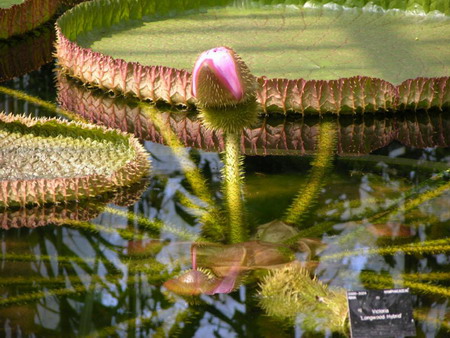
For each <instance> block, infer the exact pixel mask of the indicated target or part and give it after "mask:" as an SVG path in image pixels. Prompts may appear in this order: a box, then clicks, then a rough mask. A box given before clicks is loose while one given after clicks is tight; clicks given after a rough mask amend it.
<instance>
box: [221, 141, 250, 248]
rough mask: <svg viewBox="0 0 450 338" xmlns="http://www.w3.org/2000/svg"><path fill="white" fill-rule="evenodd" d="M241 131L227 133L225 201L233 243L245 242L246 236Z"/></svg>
mask: <svg viewBox="0 0 450 338" xmlns="http://www.w3.org/2000/svg"><path fill="white" fill-rule="evenodd" d="M240 139H241V138H240V133H238V132H234V133H232V132H229V133H226V134H225V167H224V173H223V174H224V175H223V176H224V184H225V187H224V189H225V201H226V205H227V212H228V220H229V224H230V240H231V242H232V243H239V242H243V241H244V240H245V238H246V234H245V230H244V223H243V222H244V205H243V193H242V187H243V184H244V179H243V170H242V156H241V148H240V144H239V141H240Z"/></svg>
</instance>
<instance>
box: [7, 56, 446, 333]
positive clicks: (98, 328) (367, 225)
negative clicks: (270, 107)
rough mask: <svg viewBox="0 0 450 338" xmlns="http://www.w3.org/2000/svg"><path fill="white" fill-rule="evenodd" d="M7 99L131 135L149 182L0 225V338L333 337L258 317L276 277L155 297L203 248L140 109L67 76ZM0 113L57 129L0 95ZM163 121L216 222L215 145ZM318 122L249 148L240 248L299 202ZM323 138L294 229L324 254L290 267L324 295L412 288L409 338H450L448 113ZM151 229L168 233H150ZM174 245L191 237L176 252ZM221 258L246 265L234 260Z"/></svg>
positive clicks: (270, 133) (219, 195)
mask: <svg viewBox="0 0 450 338" xmlns="http://www.w3.org/2000/svg"><path fill="white" fill-rule="evenodd" d="M1 85H3V86H6V87H9V88H14V89H20V90H22V91H25V92H26V93H29V94H32V95H35V96H38V97H40V98H42V99H45V100H48V101H52V102H57V101H58V102H59V103H61V104H62V105H63V106H64V107H65V108H66V109H70V110H73V111H75V112H77V113H79V114H81V115H83V116H85V117H86V118H89V117H90V118H89V119H90V120H91V121H92V122H97V123H105V124H108V125H111V126H120V125H122V126H124V129H125V130H128V131H131V132H134V133H135V134H136V135H138V136H140V137H141V138H142V142H143V144H144V145H145V148H146V149H147V150H148V153H149V158H150V159H151V161H152V170H151V173H150V176H149V177H148V178H146V179H145V181H143V182H141V184H138V186H137V187H134V189H131V191H125V192H118V193H116V194H111V195H108V196H102V197H99V198H96V199H94V200H89V201H82V202H80V203H73V204H69V205H58V206H47V207H41V208H35V209H25V210H4V211H0V224H1V227H2V229H1V230H0V241H1V245H0V250H1V257H0V336H37V337H53V336H55V337H57V336H61V337H70V336H89V335H92V336H129V337H141V336H175V335H178V336H181V337H190V336H196V337H209V336H214V335H215V336H221V337H233V336H240V337H285V336H286V337H289V336H297V337H300V336H305V337H310V336H314V337H315V336H323V335H326V336H332V335H333V336H339V335H340V334H339V333H331V332H330V331H328V332H325V333H323V332H312V331H311V330H305V328H304V323H303V321H302V318H303V317H302V314H301V313H300V314H299V316H298V317H297V320H295V318H294V319H292V318H290V319H289V318H284V317H276V316H271V315H268V314H267V312H266V310H265V308H264V307H263V306H262V303H261V297H262V296H261V295H260V293H259V292H260V290H261V286H260V283H261V281H262V280H263V278H264V277H263V276H264V274H265V273H267V270H268V269H273V266H272V265H274V264H266V265H265V266H258V267H255V266H251V265H248V264H249V263H245V264H247V265H245V264H244V263H243V262H242V261H239V259H238V263H236V262H235V263H234V264H235V266H238V268H242V267H241V266H240V265H239V264H242V266H244V265H245V266H246V267H248V266H250V268H249V269H243V268H242V269H241V270H240V271H239V272H240V277H239V278H238V280H237V281H236V284H235V288H234V291H232V292H230V293H223V294H216V295H207V294H203V295H200V296H189V297H182V296H179V295H177V294H175V293H173V292H171V291H169V290H167V289H166V288H165V287H163V286H162V285H163V283H164V282H166V281H167V280H169V279H171V278H173V277H174V276H176V275H177V274H180V273H181V272H183V271H184V270H186V269H189V268H191V257H190V249H191V244H192V239H193V238H195V236H197V235H200V234H202V224H201V223H202V221H201V219H200V218H199V217H196V216H198V215H199V209H197V210H195V209H192V208H190V207H187V206H186V205H185V204H183V199H182V198H181V197H180V196H184V197H187V198H188V199H189V200H191V201H193V203H194V204H200V205H202V203H201V202H200V201H199V199H198V198H197V197H196V196H195V193H194V192H193V190H192V187H191V185H190V184H189V183H188V179H187V176H186V175H185V173H184V172H183V168H182V166H181V165H180V162H181V163H182V161H181V160H182V159H181V158H180V155H179V152H176V151H175V152H174V151H173V150H172V149H171V148H170V147H168V146H164V145H161V144H160V143H159V141H161V136H160V135H159V134H158V132H157V128H155V126H154V123H153V121H150V120H148V119H147V120H145V116H144V114H143V113H142V112H140V111H138V110H137V108H136V105H135V103H133V102H127V101H124V100H122V99H118V100H113V99H112V98H110V97H107V96H104V95H103V94H102V93H99V92H92V91H90V90H88V89H86V88H84V87H79V86H76V84H75V83H73V82H71V81H67V80H64V79H62V78H61V77H60V78H59V82H57V81H56V80H55V73H54V66H53V64H48V65H45V66H43V67H42V68H41V69H40V70H38V71H33V72H30V73H28V74H26V75H23V76H21V77H17V78H14V79H13V80H10V81H7V82H3V83H1ZM0 111H6V112H12V113H15V114H21V113H25V114H27V115H31V116H36V117H40V116H54V115H53V114H52V113H49V112H46V111H45V110H43V109H42V108H40V107H37V106H35V105H33V104H30V103H28V102H23V101H20V100H17V99H15V98H13V97H9V96H6V95H3V94H0ZM168 111H169V109H168V108H167V107H163V108H162V110H161V111H160V113H161V116H164V118H165V123H166V124H165V125H166V126H167V128H168V126H169V125H170V126H171V127H172V128H173V129H174V131H175V132H176V133H177V134H178V135H179V136H180V139H181V141H182V143H184V144H186V145H190V146H194V147H193V148H187V149H188V154H189V155H190V156H191V158H192V163H194V164H195V167H196V168H199V169H200V170H201V173H202V175H203V177H204V181H203V183H202V184H203V185H204V186H206V187H208V189H209V190H210V192H211V196H212V199H213V201H214V203H215V204H216V205H217V206H218V207H219V208H223V205H224V200H223V192H222V186H223V179H222V177H221V169H222V167H223V164H222V158H223V155H220V154H219V153H218V151H217V150H216V151H212V150H214V149H220V148H221V145H222V144H221V142H222V141H220V137H219V136H217V135H211V134H208V132H207V131H204V130H200V129H199V128H200V127H199V122H198V121H197V120H196V117H195V115H194V116H193V115H192V113H190V114H185V113H180V112H173V111H172V113H171V114H168V113H167V112H168ZM124 114H125V115H124ZM185 115H186V116H185ZM105 116H107V117H105ZM120 116H122V117H123V116H127V117H128V118H125V119H120V118H119V117H120ZM124 120H126V123H124V122H123V121H124ZM117 121H122V122H121V123H119V122H117ZM133 121H134V123H133ZM136 121H140V122H142V123H140V124H138V123H136ZM323 121H324V120H323V119H319V118H304V119H303V118H300V117H298V118H284V117H282V116H277V117H275V118H267V119H265V120H262V121H261V125H259V126H258V127H256V128H255V129H254V130H252V131H248V132H247V133H246V134H245V138H244V141H243V145H244V147H243V148H245V151H246V152H247V153H248V154H249V155H248V156H246V157H245V159H244V169H245V173H244V177H245V186H244V194H245V201H244V206H245V223H244V225H245V228H246V231H247V233H248V239H249V240H250V239H251V238H252V236H254V235H255V234H256V233H257V230H258V226H259V225H261V224H265V223H268V222H271V221H273V220H276V219H285V218H286V214H287V213H288V210H289V206H290V205H291V204H292V201H293V200H294V199H295V197H296V196H298V194H299V192H300V195H301V194H305V191H307V187H308V186H309V184H311V177H312V176H311V175H313V173H314V169H313V167H312V159H313V156H314V154H315V153H316V151H317V146H316V144H317V135H318V133H319V132H320V128H321V125H322V123H323ZM144 122H145V123H144ZM330 123H333V124H334V126H335V128H336V131H337V133H336V136H335V137H336V140H335V142H336V152H337V153H338V155H337V156H334V160H333V161H331V164H330V168H329V170H328V171H327V173H326V175H324V176H322V177H321V178H320V187H319V188H320V189H318V193H317V194H316V197H315V198H314V201H313V202H314V203H311V204H310V205H308V208H307V209H306V211H305V212H304V213H303V214H302V217H301V220H300V221H299V222H298V229H299V230H300V231H301V234H304V237H307V238H314V239H317V240H320V241H321V242H323V243H322V244H323V250H322V251H320V252H317V255H316V256H314V255H311V256H310V257H307V255H306V254H305V253H304V252H300V251H301V250H300V249H299V247H296V249H298V250H297V251H298V252H297V251H296V250H293V253H295V259H296V260H298V261H305V259H306V260H307V261H306V262H308V261H313V262H314V263H313V264H311V267H312V268H311V269H312V271H311V272H312V273H313V274H315V275H317V276H318V278H319V280H321V281H322V282H324V283H326V284H328V285H329V286H330V289H341V290H342V289H345V290H362V289H365V288H367V289H378V288H391V287H409V288H410V290H411V293H412V295H413V296H412V298H413V308H414V311H415V319H416V328H417V336H419V337H422V336H427V337H445V336H446V335H448V334H449V331H448V330H449V328H450V318H449V305H448V297H449V295H450V283H449V281H450V259H449V256H448V251H449V249H448V247H449V245H450V239H449V236H450V227H449V226H450V211H449V210H450V199H449V193H448V190H446V187H447V186H448V185H449V181H448V174H442V173H443V172H444V171H445V170H448V168H449V167H450V148H449V143H450V132H449V131H450V115H449V111H448V110H447V111H443V112H428V113H427V112H422V113H417V114H413V113H410V114H409V115H407V116H403V115H395V116H384V115H381V116H373V115H370V116H364V118H361V117H354V118H353V117H351V118H346V119H339V120H337V119H335V120H331V122H330ZM204 149H206V150H209V151H207V152H206V151H204ZM255 154H266V155H265V156H263V155H255ZM433 177H435V178H434V179H433ZM436 177H437V178H436ZM439 189H441V190H439ZM437 192H439V193H437ZM208 209H209V210H210V209H211V208H210V207H206V210H207V211H208ZM154 220H160V221H161V224H164V226H159V228H158V227H155V225H154V224H155V223H151V222H150V221H154ZM150 223H151V224H150ZM149 224H150V225H149ZM171 229H176V231H172V230H171ZM178 230H188V231H189V233H192V234H193V235H190V236H187V235H186V236H184V237H183V236H182V234H181V235H180V232H179V231H178ZM223 244H227V243H226V240H225V241H224V242H223ZM228 245H229V244H228ZM226 248H227V250H230V251H224V252H230V253H231V254H234V253H236V252H237V256H238V258H242V257H240V256H239V255H240V251H239V249H237V247H233V246H231V245H229V246H227V247H224V248H223V250H225V249H226ZM364 248H366V249H367V250H366V251H364V250H363V249H364ZM377 248H384V249H383V250H384V251H383V252H381V251H379V252H377V251H376V249H377ZM220 250H222V249H220ZM220 250H219V254H218V255H216V256H214V255H211V256H207V259H206V260H207V261H208V263H205V266H206V267H211V266H215V267H216V269H218V268H221V267H223V266H226V264H227V263H226V259H227V257H223V256H221V254H220ZM261 250H262V249H261ZM358 250H359V251H358ZM368 250H372V251H368ZM343 252H344V254H342V253H343ZM231 254H230V255H231ZM333 254H336V255H335V256H332V255H333ZM245 258H247V256H246V257H245ZM275 263H281V262H278V261H277V260H275ZM300 291H301V290H300ZM284 297H286V302H288V301H290V298H292V297H291V296H290V295H289V292H287V293H286V294H284ZM268 312H270V311H268ZM341 335H342V334H341Z"/></svg>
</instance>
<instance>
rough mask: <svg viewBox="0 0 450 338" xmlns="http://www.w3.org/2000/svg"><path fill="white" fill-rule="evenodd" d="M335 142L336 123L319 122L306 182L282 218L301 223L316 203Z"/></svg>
mask: <svg viewBox="0 0 450 338" xmlns="http://www.w3.org/2000/svg"><path fill="white" fill-rule="evenodd" d="M335 144H336V124H335V123H334V121H330V120H325V121H322V123H321V124H320V134H319V140H318V143H317V152H316V154H315V155H314V160H313V161H312V163H311V166H312V168H311V171H310V173H309V175H308V179H307V182H308V183H307V184H306V185H305V186H304V187H303V188H302V189H301V190H300V191H299V193H298V195H297V197H296V198H295V199H294V201H293V202H292V204H291V206H290V207H289V209H288V210H287V212H286V216H285V218H284V220H285V221H286V222H287V223H292V224H297V225H298V226H300V225H301V223H302V221H303V220H304V219H305V217H306V216H307V215H308V213H309V212H311V206H312V205H313V204H314V203H316V201H317V197H318V195H319V193H320V189H322V187H323V185H324V183H325V180H326V179H325V176H326V174H327V173H328V172H329V168H330V167H331V164H332V162H333V159H334V156H333V155H334V150H335Z"/></svg>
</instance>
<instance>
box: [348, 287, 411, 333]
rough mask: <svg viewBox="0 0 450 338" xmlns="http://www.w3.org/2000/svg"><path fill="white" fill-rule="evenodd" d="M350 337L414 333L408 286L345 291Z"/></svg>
mask: <svg viewBox="0 0 450 338" xmlns="http://www.w3.org/2000/svg"><path fill="white" fill-rule="evenodd" d="M347 299H348V307H349V314H350V328H351V333H352V337H353V338H363V337H396V338H398V337H410V336H415V335H416V327H415V325H414V319H413V317H412V300H411V294H410V293H409V289H389V290H365V291H348V292H347Z"/></svg>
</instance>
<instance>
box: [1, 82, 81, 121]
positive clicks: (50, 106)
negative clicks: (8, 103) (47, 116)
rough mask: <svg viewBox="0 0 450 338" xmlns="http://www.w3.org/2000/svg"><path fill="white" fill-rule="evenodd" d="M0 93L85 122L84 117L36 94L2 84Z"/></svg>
mask: <svg viewBox="0 0 450 338" xmlns="http://www.w3.org/2000/svg"><path fill="white" fill-rule="evenodd" d="M0 93H3V94H6V95H8V96H14V97H15V98H17V99H19V100H23V101H27V102H30V103H32V104H34V105H37V106H40V107H42V108H44V109H46V110H48V111H50V112H52V113H55V114H60V115H63V116H65V117H68V118H69V119H71V120H73V121H80V122H86V120H85V119H83V118H82V117H81V116H79V115H77V114H74V113H73V112H71V111H68V110H65V109H62V108H59V107H58V106H57V105H55V104H53V103H50V102H47V101H44V100H42V99H40V98H38V97H36V96H32V95H28V94H25V93H24V92H21V91H20V90H15V89H11V88H6V87H3V86H0Z"/></svg>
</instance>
